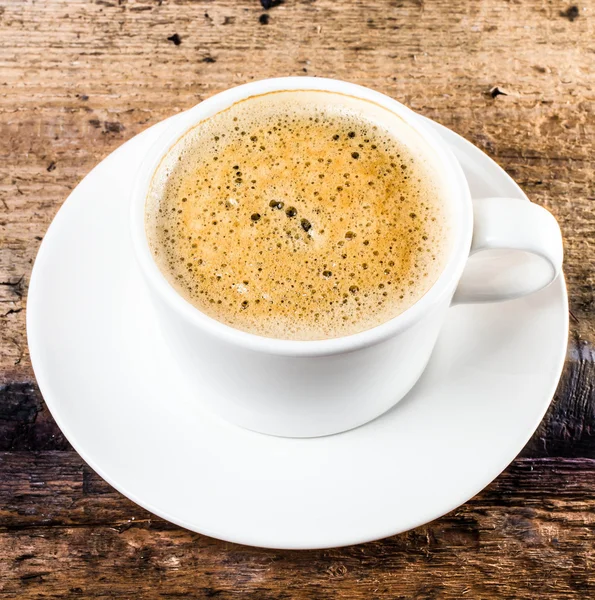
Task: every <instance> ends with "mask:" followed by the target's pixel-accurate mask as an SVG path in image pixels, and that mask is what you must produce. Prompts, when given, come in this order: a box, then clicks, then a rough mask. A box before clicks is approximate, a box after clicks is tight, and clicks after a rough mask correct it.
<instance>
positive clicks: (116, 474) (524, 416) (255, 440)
mask: <svg viewBox="0 0 595 600" xmlns="http://www.w3.org/2000/svg"><path fill="white" fill-rule="evenodd" d="M174 118H175V117H174ZM164 126H165V125H164V123H160V124H158V125H156V126H154V127H152V128H151V129H149V130H148V131H146V132H144V133H142V134H140V135H138V136H137V137H135V138H134V139H132V140H130V141H129V142H127V143H126V144H124V146H122V147H121V148H119V149H118V150H117V151H116V152H114V153H113V154H112V155H111V156H109V157H108V158H107V159H105V160H104V161H103V162H102V163H101V164H100V165H98V166H97V167H96V168H95V169H94V170H93V171H92V172H91V173H90V174H89V175H88V176H87V177H86V178H85V179H84V180H83V181H82V182H81V184H80V185H79V186H78V187H77V188H76V189H75V190H74V191H73V192H72V194H71V195H70V197H69V198H68V200H67V201H66V203H65V204H64V206H63V207H62V209H61V210H60V212H59V213H58V215H57V216H56V218H55V220H54V222H53V223H52V225H51V227H50V229H49V230H48V232H47V235H46V236H45V239H44V240H43V243H42V245H41V248H40V251H39V254H38V256H37V260H36V263H35V267H34V269H33V274H32V277H31V286H30V292H29V299H28V311H27V330H28V336H29V347H30V351H31V359H32V361H33V366H34V369H35V373H36V376H37V380H38V382H39V386H40V388H41V391H42V393H43V396H44V398H45V400H46V402H47V404H48V406H49V408H50V410H51V412H52V414H53V416H54V418H55V419H56V421H57V423H58V425H59V426H60V428H61V429H62V431H63V432H64V434H65V435H66V437H67V438H68V439H69V441H70V442H71V443H72V445H73V446H74V447H75V448H76V450H77V451H78V452H79V453H80V454H81V456H82V457H83V458H84V459H85V460H86V461H87V462H88V463H89V465H90V466H91V467H92V468H93V469H95V470H96V471H97V472H98V473H99V474H100V475H101V476H102V477H103V478H104V479H105V480H107V481H108V482H109V483H110V484H111V485H113V486H114V487H115V488H116V489H118V490H119V491H120V492H122V493H123V494H125V495H126V496H128V497H129V498H131V499H132V500H133V501H135V502H137V503H138V504H140V505H141V506H143V507H145V508H147V509H148V510H150V511H151V512H153V513H155V514H157V515H159V516H161V517H163V518H164V519H167V520H169V521H172V522H174V523H177V524H179V525H181V526H183V527H186V528H188V529H191V530H194V531H197V532H200V533H203V534H206V535H210V536H213V537H217V538H221V539H224V540H229V541H233V542H239V543H243V544H251V545H256V546H266V547H274V548H323V547H331V546H340V545H346V544H353V543H358V542H365V541H369V540H374V539H378V538H382V537H386V536H390V535H393V534H396V533H399V532H401V531H404V530H407V529H410V528H413V527H416V526H418V525H421V524H423V523H425V522H427V521H430V520H432V519H435V518H437V517H439V516H441V515H443V514H444V513H446V512H448V511H450V510H452V509H454V508H455V507H457V506H459V505H460V504H462V503H463V502H465V501H467V500H468V499H469V498H471V497H472V496H473V495H475V494H476V493H477V492H479V491H480V490H481V489H482V488H483V487H484V486H486V485H487V484H488V483H489V482H490V481H492V480H493V479H494V478H495V477H496V476H497V475H498V474H499V473H500V472H501V471H502V470H503V469H504V468H505V467H506V466H507V465H508V464H509V463H510V461H511V460H512V459H513V458H514V457H515V456H516V454H517V453H518V452H519V451H520V450H521V449H522V448H523V446H524V444H525V443H526V442H527V440H528V439H529V437H530V436H531V434H532V433H533V431H534V430H535V429H536V427H537V425H538V424H539V421H540V420H541V419H542V417H543V415H544V413H545V411H546V409H547V407H548V404H549V402H550V399H551V398H552V395H553V393H554V391H555V388H556V384H557V382H558V378H559V376H560V372H561V369H562V365H563V361H564V356H565V349H566V343H567V331H568V317H567V314H568V313H567V297H566V290H565V287H564V282H563V281H562V280H558V281H556V282H554V283H553V284H552V285H551V286H550V287H549V288H547V289H546V290H544V291H542V292H540V293H538V294H536V295H533V296H530V297H528V298H524V299H521V300H515V301H511V302H507V303H502V304H492V305H489V304H488V305H477V306H459V307H456V308H453V309H451V312H450V319H449V321H448V323H447V325H446V327H445V329H444V331H443V333H442V334H441V336H440V339H439V341H438V345H437V347H436V350H435V352H434V355H433V357H432V359H431V361H430V364H429V366H428V369H427V371H426V372H425V374H424V375H423V376H422V379H421V380H420V382H419V383H418V384H417V386H416V387H415V388H414V389H413V391H412V392H411V393H410V394H409V396H408V397H407V398H405V399H404V400H403V401H402V402H400V403H399V404H398V405H397V406H396V407H395V408H394V409H392V410H391V411H389V412H388V413H387V414H385V415H384V416H382V417H380V418H379V419H377V420H376V421H374V422H372V423H369V424H368V425H365V426H364V427H360V428H359V429H356V430H353V431H349V432H347V433H343V434H340V435H335V436H331V437H325V438H316V439H286V438H275V437H269V436H265V435H260V434H257V433H253V432H249V431H245V430H242V429H239V428H237V427H235V426H233V425H230V424H228V423H225V422H222V421H220V420H219V419H218V418H216V417H214V416H212V415H211V414H209V413H207V412H206V411H204V410H203V409H202V408H201V406H200V403H199V402H197V401H196V400H195V399H193V397H192V395H191V394H190V393H189V391H188V389H187V388H186V386H185V383H184V375H183V374H182V373H181V372H179V370H178V367H177V366H176V365H175V364H174V363H173V362H172V360H171V357H170V356H169V354H168V352H167V350H166V348H165V345H164V344H163V342H162V339H161V336H160V333H159V331H158V329H157V326H156V323H155V320H154V315H153V311H152V307H151V306H150V304H149V301H148V298H147V297H146V295H145V289H144V287H143V283H142V282H141V279H140V275H139V273H138V272H137V269H136V265H135V262H134V257H133V256H132V249H131V244H130V241H129V233H128V213H129V210H128V196H129V193H130V189H131V184H132V177H133V174H134V173H135V171H136V169H137V166H138V164H139V161H140V158H141V156H142V154H143V152H144V150H145V148H146V147H147V146H148V145H149V144H150V143H151V142H152V141H153V140H154V139H155V138H156V137H157V136H158V135H159V134H160V133H161V131H162V129H163V127H164ZM434 126H435V127H436V128H437V129H438V131H439V132H440V133H441V134H442V135H443V136H444V137H445V138H446V140H447V141H448V142H449V144H451V146H452V148H453V150H454V152H455V154H456V155H457V157H458V159H459V160H460V161H461V164H462V166H463V168H464V170H465V173H466V175H467V177H468V179H469V182H470V186H471V191H472V194H473V196H474V197H476V198H477V197H482V196H509V197H518V198H519V199H523V198H525V196H524V195H523V193H522V192H521V190H520V189H519V187H518V186H517V185H516V184H515V183H514V182H513V181H512V179H510V177H508V175H506V173H505V172H504V171H503V170H502V169H501V168H500V167H498V166H497V165H496V164H495V163H494V162H493V161H491V160H490V159H489V158H488V157H487V156H486V155H484V154H483V153H482V152H481V151H480V150H478V149H477V148H475V147H474V146H472V145H471V144H470V143H469V142H466V141H465V140H463V139H462V138H461V137H459V136H457V135H456V134H454V133H452V132H450V131H449V130H447V129H445V128H443V127H441V126H439V125H436V124H435V125H434ZM203 393H204V394H208V393H209V391H208V390H204V392H203ZM365 401H366V399H365V398H362V402H365Z"/></svg>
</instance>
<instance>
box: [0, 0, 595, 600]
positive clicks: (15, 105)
mask: <svg viewBox="0 0 595 600" xmlns="http://www.w3.org/2000/svg"><path fill="white" fill-rule="evenodd" d="M265 4H266V2H265ZM301 74H309V75H319V76H327V77H337V78H341V79H346V80H348V81H353V82H356V83H360V84H363V85H367V86H370V87H372V88H375V89H377V90H379V91H381V92H384V93H386V94H389V95H391V96H394V97H395V98H397V99H399V100H401V101H403V102H405V103H406V104H408V105H409V106H411V107H412V108H413V109H415V110H417V111H419V112H421V113H422V114H424V115H427V116H428V117H431V118H433V119H436V120H437V121H439V122H441V123H443V124H444V125H446V126H447V127H450V128H452V129H454V130H455V131H457V132H458V133H460V134H461V135H463V136H465V137H466V138H467V139H469V140H471V141H472V142H473V143H474V144H476V145H477V146H479V147H480V148H482V149H483V150H485V151H486V152H487V153H488V154H489V155H490V156H492V157H493V158H494V159H495V160H496V161H498V162H499V163H500V164H501V165H502V166H503V167H504V168H505V169H506V170H507V171H508V173H510V175H512V176H513V177H514V178H515V179H516V181H518V182H519V184H520V185H521V186H522V187H523V189H524V190H525V191H526V193H527V194H528V195H529V197H530V198H531V199H532V200H533V201H535V202H537V203H539V204H542V205H544V206H546V207H547V208H548V209H549V210H551V211H552V212H553V213H554V214H555V216H556V217H557V218H558V220H559V222H560V224H561V226H562V230H563V233H564V236H565V242H566V265H565V272H566V277H567V282H568V289H569V294H570V304H571V310H572V313H571V334H570V346H569V351H568V358H567V362H566V367H565V370H564V375H563V377H562V381H561V383H560V386H559V388H558V392H557V394H556V397H555V399H554V401H553V403H552V406H551V409H550V411H549V413H548V415H547V417H546V419H545V420H544V422H543V423H542V425H541V427H540V428H539V431H538V432H537V433H536V434H535V436H534V437H533V439H532V440H531V442H530V443H529V444H528V445H527V446H526V448H525V449H524V450H523V452H522V453H521V455H520V456H519V457H518V458H517V460H516V461H515V462H514V463H513V464H512V465H511V466H510V467H509V468H508V469H507V470H506V472H505V473H504V474H502V475H501V476H500V477H499V478H498V479H497V480H496V481H495V482H494V483H492V484H491V485H490V486H489V487H488V488H487V489H486V490H484V491H483V492H482V493H481V494H479V495H478V496H477V497H476V498H474V499H473V500H471V501H470V502H468V503H467V504H466V505H464V506H462V507H461V508H459V509H457V510H455V511H453V512H452V513H450V514H448V515H446V516H445V517H443V518H441V519H439V520H437V521H435V522H433V523H430V524H429V525H426V526H424V527H420V528H418V529H416V530H414V531H410V532H408V533H405V534H402V535H399V536H396V537H394V538H390V539H387V540H383V541H380V542H376V543H370V544H365V545H361V546H355V547H351V548H344V549H338V550H328V551H316V552H284V551H271V550H259V549H254V548H248V547H242V546H237V545H233V544H228V543H223V542H219V541H216V540H213V539H210V538H207V537H203V536H200V535H196V534H193V533H190V532H188V531H185V530H182V529H180V528H178V527H176V526H174V525H170V524H169V523H166V522H164V521H162V520H161V519H158V518H156V517H154V516H152V515H151V514H149V513H148V512H146V511H145V510H142V509H140V508H139V507H137V506H135V505H134V504H133V503H132V502H130V501H129V500H127V499H126V498H124V497H122V496H121V495H120V494H119V493H117V492H116V491H114V490H113V489H112V488H110V486H109V485H107V484H106V483H104V482H103V481H102V480H101V479H100V478H99V477H98V476H97V475H95V474H94V473H93V472H92V471H91V470H90V468H89V467H87V466H86V465H85V463H84V462H83V461H82V459H81V458H79V456H78V455H77V454H76V453H75V452H74V451H73V450H72V448H71V447H70V446H69V444H68V442H67V441H66V439H65V438H64V436H63V435H62V434H61V432H60V430H59V429H58V427H57V426H56V424H55V423H54V421H53V420H52V417H51V416H50V415H49V413H48V410H47V408H46V407H45V405H44V402H43V399H42V397H41V396H40V393H39V391H38V389H37V386H36V384H35V378H34V375H33V372H32V370H31V364H30V360H29V355H28V352H27V341H26V336H25V309H26V296H27V285H28V282H29V276H30V272H31V265H32V263H33V260H34V258H35V254H36V252H37V248H38V246H39V243H40V241H41V239H42V238H43V235H44V233H45V231H46V229H47V227H48V225H49V223H50V221H51V220H52V218H53V217H54V215H55V214H56V211H57V210H58V208H59V207H60V205H61V204H62V202H63V201H64V199H65V198H66V197H67V196H68V194H69V192H70V190H72V189H73V188H74V186H75V185H76V184H77V183H78V182H79V181H80V179H81V178H82V177H83V176H84V175H85V174H86V173H87V172H88V171H89V170H90V169H91V168H92V167H93V166H94V165H95V164H96V163H97V162H98V161H100V160H101V159H102V158H104V157H105V156H107V155H108V154H109V153H110V152H111V151H112V150H114V149H115V148H116V147H118V146H119V145H120V144H122V142H124V141H125V140H127V139H128V138H131V137H132V136H134V135H136V134H137V133H139V132H140V131H142V130H143V129H145V128H146V127H148V126H149V125H151V124H153V123H157V122H158V121H160V120H161V119H163V118H164V117H166V116H168V115H171V114H172V113H176V112H179V111H181V110H184V109H186V108H188V107H190V106H192V105H194V104H196V103H197V102H199V101H200V100H202V99H203V98H206V97H207V96H210V95H211V94H214V93H216V92H218V91H221V90H223V89H225V88H228V87H230V86H233V85H235V84H239V83H242V82H245V81H250V80H253V79H258V78H264V77H271V76H279V75H301ZM0 157H1V160H0V379H1V380H0V384H1V387H0V451H1V454H0V598H59V597H60V598H78V597H81V598H141V597H142V598H179V597H188V598H201V599H202V598H218V599H221V600H223V599H226V598H236V597H246V598H253V599H257V600H267V599H281V598H303V599H306V598H307V599H325V598H346V599H347V598H349V599H354V600H357V599H362V600H363V599H365V600H371V599H376V598H386V599H389V598H390V599H395V600H396V599H408V598H416V599H420V600H421V599H424V600H430V599H438V598H448V599H464V598H471V599H473V600H477V599H487V598H498V599H515V600H519V599H534V598H540V599H541V598H555V599H563V598H577V599H585V600H586V599H588V598H593V597H595V551H594V546H595V460H594V459H595V397H594V387H595V367H594V353H595V349H594V344H595V309H594V304H593V303H594V295H593V284H594V281H595V270H594V268H593V266H594V261H595V258H594V255H593V245H594V242H595V235H594V234H595V213H594V212H593V206H594V204H595V177H594V174H595V2H594V1H593V0H581V4H580V5H579V6H578V7H577V8H573V7H571V6H570V5H569V4H566V3H564V2H558V1H556V0H524V1H522V2H521V1H519V0H510V1H505V0H484V1H473V2H467V1H466V0H436V1H426V2H424V0H397V1H391V2H388V1H387V2H384V1H381V0H369V2H362V1H354V2H348V1H347V0H335V1H333V0H301V1H296V0H286V1H285V2H284V3H278V4H277V5H275V6H273V7H271V8H269V9H268V10H264V9H263V8H262V7H261V6H260V3H259V2H258V1H257V0H250V1H249V0H242V1H239V0H218V1H217V2H214V1H212V2H209V1H205V0H198V1H190V0H140V1H131V0H95V1H94V2H91V1H84V0H68V1H65V0H52V1H50V0H41V1H33V0H0ZM80 393H81V394H83V395H84V394H85V390H84V389H81V390H80ZM387 477H390V473H387ZM206 493H208V490H206Z"/></svg>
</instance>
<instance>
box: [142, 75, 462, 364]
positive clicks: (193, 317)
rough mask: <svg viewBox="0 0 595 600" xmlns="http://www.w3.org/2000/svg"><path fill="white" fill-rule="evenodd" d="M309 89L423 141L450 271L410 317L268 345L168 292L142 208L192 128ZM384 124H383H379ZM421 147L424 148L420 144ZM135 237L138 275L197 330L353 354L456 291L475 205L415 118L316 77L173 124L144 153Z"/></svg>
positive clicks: (305, 351)
mask: <svg viewBox="0 0 595 600" xmlns="http://www.w3.org/2000/svg"><path fill="white" fill-rule="evenodd" d="M294 90H304V91H307V90H312V91H326V92H331V93H334V94H336V95H337V98H339V99H340V98H344V99H345V102H348V101H349V99H356V100H357V101H361V100H365V101H367V102H368V105H369V107H370V108H369V110H370V112H371V113H372V112H375V113H378V114H377V115H376V116H379V115H380V116H381V113H382V112H386V111H390V113H392V114H394V115H397V116H398V117H400V119H401V120H402V122H403V123H404V124H405V125H406V127H405V128H404V129H402V131H403V132H406V134H407V135H410V136H412V139H413V138H417V141H418V142H419V141H421V143H422V147H423V148H424V153H425V154H424V158H425V159H426V160H428V161H430V162H431V164H432V165H433V167H434V168H436V169H439V170H440V176H441V178H442V180H443V185H444V188H445V190H446V193H445V198H444V200H445V202H447V203H448V211H449V213H450V227H451V233H450V236H449V237H450V240H451V244H450V246H451V247H450V251H449V256H448V258H447V260H446V262H445V267H444V269H443V271H442V273H441V274H440V276H439V277H438V279H437V281H436V282H435V283H434V285H433V286H432V287H431V288H430V289H429V290H428V291H427V292H426V294H425V295H424V296H423V297H422V298H421V299H420V300H418V301H417V302H416V303H415V304H413V305H412V306H411V307H409V308H408V309H407V310H405V311H404V312H402V313H401V314H399V315H398V316H396V317H394V318H393V319H391V320H389V321H386V322H384V323H382V324H381V325H378V326H376V327H374V328H372V329H368V330H366V331H362V332H360V333H356V334H353V335H349V336H345V337H338V338H331V339H323V340H314V341H298V340H283V339H276V338H266V337H262V336H259V335H256V334H253V333H247V332H244V331H241V330H238V329H235V328H233V327H230V326H228V325H225V324H224V323H221V322H220V321H217V320H215V319H213V318H211V317H209V316H207V315H206V314H204V313H202V312H201V311H200V310H199V309H198V308H196V307H194V306H193V305H192V304H190V303H189V302H187V301H186V300H185V299H184V298H183V297H182V296H180V295H179V294H178V292H177V291H176V290H175V289H174V288H173V287H172V286H171V285H170V283H169V282H168V281H167V279H166V278H165V276H164V275H163V274H162V273H161V271H160V270H159V268H158V266H157V264H156V263H155V260H154V258H153V255H152V252H151V250H150V247H149V242H148V239H147V235H146V231H145V203H146V198H147V194H148V191H149V189H150V186H151V182H152V179H153V177H154V175H155V173H156V171H157V170H158V168H159V166H160V164H161V163H162V161H164V160H166V159H167V156H168V154H170V151H171V149H172V147H174V146H175V144H176V143H177V142H178V141H179V140H180V138H182V137H183V136H185V135H186V134H187V133H188V132H189V131H190V130H191V129H193V128H194V127H196V126H198V125H200V123H201V122H202V121H204V120H206V119H208V118H209V117H211V116H213V115H215V114H217V113H219V112H221V111H223V110H225V109H226V108H229V107H230V106H231V105H233V104H235V103H237V102H240V101H242V100H245V99H248V98H250V97H253V96H261V95H263V94H270V93H272V92H278V91H294ZM379 118H380V117H379ZM418 145H419V144H418ZM131 232H132V240H133V245H134V249H135V254H136V257H137V260H138V263H139V265H140V267H141V270H142V272H143V274H144V276H145V279H146V280H147V283H148V285H149V287H150V289H151V291H152V292H154V293H156V294H158V295H159V296H160V299H161V300H163V301H164V302H165V303H166V304H167V305H168V306H169V308H171V309H172V310H174V311H176V312H178V313H179V314H181V315H182V316H183V317H184V318H185V319H187V320H188V321H189V324H190V325H192V326H195V327H199V328H201V329H203V330H204V331H205V333H210V334H212V335H215V336H217V337H219V338H222V339H225V340H227V341H229V342H230V343H233V344H237V345H240V346H244V347H247V348H250V349H252V350H260V351H264V352H269V353H279V354H285V355H296V356H315V355H327V354H333V353H336V352H345V351H352V350H355V349H357V348H359V347H365V346H368V345H370V344H373V343H377V342H379V341H382V340H383V339H386V338H387V337H388V336H391V335H395V334H396V333H397V332H398V331H401V330H403V329H404V328H407V327H409V326H411V325H412V324H414V323H415V322H416V321H417V320H418V319H420V318H422V317H423V315H424V314H425V313H426V312H427V311H429V310H431V308H432V306H433V305H435V304H437V303H439V302H440V301H441V300H443V299H444V296H445V295H448V294H451V295H452V293H453V292H454V289H455V287H456V283H457V282H458V279H459V278H460V275H461V273H462V269H463V267H464V265H465V262H466V259H467V257H468V253H469V247H470V243H471V235H472V206H471V199H470V194H469V189H468V186H467V182H466V180H465V177H464V175H463V173H462V170H461V168H460V165H459V164H458V162H457V161H456V159H455V158H454V156H453V155H452V154H451V153H450V151H449V150H448V148H447V147H446V146H445V144H444V142H442V140H441V139H440V138H439V137H438V136H437V135H436V134H434V132H432V131H431V130H430V129H429V128H428V127H427V126H426V124H425V123H423V122H422V120H421V119H420V117H419V116H418V115H416V114H415V113H414V112H413V111H411V110H410V109H408V108H407V107H405V106H403V105H402V104H400V103H398V102H396V101H395V100H393V99H391V98H389V97H387V96H384V95H383V94H380V93H378V92H375V91H373V90H369V89H368V88H364V87H362V86H358V85H355V84H350V83H346V82H342V81H337V80H331V79H320V78H312V77H290V78H279V79H268V80H264V81H257V82H253V83H249V84H245V85H242V86H239V87H236V88H232V89H230V90H228V91H226V92H222V93H220V94H217V95H215V96H213V97H211V98H209V99H208V100H205V101H204V102H202V103H201V104H198V105H197V106H195V107H194V108H191V109H190V110H188V111H186V112H185V113H183V114H181V115H178V116H176V117H175V121H174V122H173V123H172V125H171V126H170V127H169V128H168V129H167V130H166V131H165V133H164V134H163V135H162V136H161V138H160V139H159V140H158V141H157V142H156V143H155V144H154V145H153V146H152V147H151V148H149V150H148V152H147V156H146V157H145V160H144V161H143V163H142V166H141V168H140V170H139V173H138V174H137V177H136V180H135V185H134V191H133V198H132V204H131Z"/></svg>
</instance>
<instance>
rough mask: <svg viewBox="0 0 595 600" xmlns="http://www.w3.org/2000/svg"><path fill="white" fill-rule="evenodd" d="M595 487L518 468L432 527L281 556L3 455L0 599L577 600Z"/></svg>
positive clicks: (576, 478)
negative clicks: (197, 530)
mask: <svg viewBox="0 0 595 600" xmlns="http://www.w3.org/2000/svg"><path fill="white" fill-rule="evenodd" d="M57 455H59V456H57ZM58 464H59V465H60V466H59V467H57V465H58ZM594 480H595V462H594V461H592V460H584V459H583V460H563V459H542V460H527V459H519V460H517V461H516V462H515V463H514V464H513V465H512V466H511V467H510V468H509V469H508V470H507V471H506V472H505V473H504V474H503V475H502V476H501V477H500V478H499V479H498V480H497V481H495V482H494V483H493V484H492V485H491V486H490V487H488V488H487V489H486V490H485V491H484V492H483V493H481V494H480V495H479V496H477V497H476V498H474V499H473V500H472V501H471V502H469V503H468V504H466V505H465V506H463V507H461V508H459V509H457V510H455V511H454V512H452V513H450V514H449V515H447V516H445V517H443V518H442V519H439V520H437V521H435V522H434V523H431V524H430V525H427V526H425V527H420V528H418V529H416V530H414V531H411V532H408V533H405V534H402V535H399V536H396V537H393V538H390V539H387V540H383V541H379V542H374V543H370V544H365V545H361V546H354V547H350V548H344V549H338V550H326V551H309V552H288V551H274V550H259V549H254V548H247V547H243V546H238V545H235V544H228V543H223V542H217V541H215V540H212V539H210V538H206V537H203V536H200V535H197V534H193V533H190V532H187V531H183V530H181V529H179V528H177V527H175V526H172V525H170V524H168V523H166V522H164V521H162V520H161V519H159V518H156V517H153V516H152V515H150V514H149V513H147V512H146V511H144V510H142V509H140V508H139V507H137V506H135V505H134V504H132V503H131V502H128V501H122V499H121V497H120V496H119V494H117V493H116V492H114V491H113V490H112V489H111V488H110V487H109V486H108V485H107V484H105V483H104V482H103V481H102V480H101V479H100V478H99V477H98V476H97V475H95V474H94V473H93V472H92V471H90V470H89V469H88V468H87V467H86V466H85V465H84V464H83V463H82V461H81V459H80V458H79V457H78V456H77V455H76V454H75V453H73V452H60V453H43V454H40V455H33V454H30V453H19V452H15V453H3V454H1V455H0V506H1V507H2V509H1V512H0V517H1V522H2V526H1V527H0V548H2V560H1V561H0V597H11V595H12V596H14V597H25V596H26V597H48V598H55V597H75V596H76V594H78V595H80V596H82V597H85V598H108V597H109V598H114V597H121V598H127V597H131V596H130V594H131V593H132V592H131V590H134V592H133V594H134V596H135V597H144V598H174V597H179V596H189V597H194V598H208V597H218V598H222V599H225V598H235V597H238V596H240V595H241V596H243V597H249V598H258V599H264V600H266V599H273V598H277V599H278V598H295V599H300V598H304V599H306V598H308V599H312V598H320V599H326V598H350V599H355V600H356V599H358V598H361V599H362V600H363V599H366V600H367V599H369V598H380V597H386V598H424V599H430V598H445V599H450V598H452V599H455V598H456V599H457V600H460V599H461V598H464V597H469V598H474V599H480V598H491V597H497V598H500V599H515V600H524V599H529V598H530V599H534V598H544V597H548V598H588V597H591V596H592V594H594V593H595V581H593V578H592V577H591V576H590V575H591V574H592V569H593V565H594V561H595V548H594V546H593V532H594V529H595V514H594V513H593V510H592V492H593V481H594ZM41 498H43V503H41V502H40V499H41ZM78 589H80V591H77V590H78Z"/></svg>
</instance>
